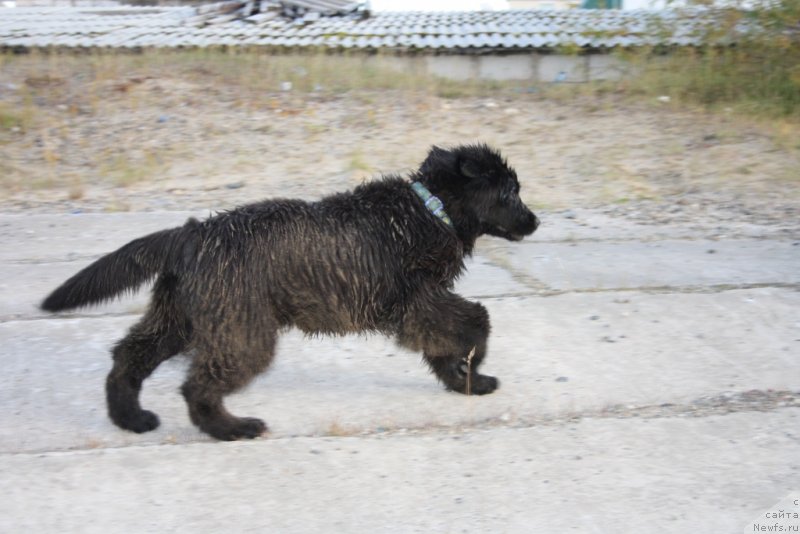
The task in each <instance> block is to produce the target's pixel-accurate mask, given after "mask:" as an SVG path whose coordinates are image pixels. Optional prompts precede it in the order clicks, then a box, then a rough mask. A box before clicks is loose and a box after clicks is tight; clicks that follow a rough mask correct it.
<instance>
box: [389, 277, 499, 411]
mask: <svg viewBox="0 0 800 534" xmlns="http://www.w3.org/2000/svg"><path fill="white" fill-rule="evenodd" d="M489 330H490V326H489V313H488V312H487V311H486V308H484V307H483V306H482V305H481V304H479V303H477V302H469V301H467V300H464V299H463V298H461V297H460V296H458V295H455V294H453V293H446V294H445V295H441V296H439V297H438V298H431V297H428V298H426V299H424V300H423V301H421V302H419V303H417V305H416V306H414V307H413V308H412V309H410V310H409V312H408V313H407V315H406V318H405V320H404V321H403V328H402V330H401V333H400V336H399V342H400V344H401V345H403V346H405V347H408V348H411V349H413V350H421V351H422V353H423V355H424V357H425V361H426V362H427V363H428V365H429V366H430V368H431V370H432V371H433V372H434V373H435V374H436V377H437V378H438V379H439V380H440V381H441V382H442V383H443V384H444V385H445V386H446V387H447V389H450V390H452V391H457V392H459V393H465V394H474V395H485V394H487V393H491V392H493V391H494V390H495V389H497V387H498V386H499V381H498V380H497V379H496V378H495V377H493V376H488V375H482V374H480V373H479V372H478V367H479V366H480V365H481V363H482V362H483V359H484V358H485V356H486V344H487V339H488V337H489Z"/></svg>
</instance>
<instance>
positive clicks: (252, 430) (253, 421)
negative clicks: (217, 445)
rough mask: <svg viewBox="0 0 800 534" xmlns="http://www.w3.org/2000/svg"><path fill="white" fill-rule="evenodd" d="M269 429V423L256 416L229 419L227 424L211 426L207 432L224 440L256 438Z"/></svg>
mask: <svg viewBox="0 0 800 534" xmlns="http://www.w3.org/2000/svg"><path fill="white" fill-rule="evenodd" d="M266 431H267V425H266V423H264V421H262V420H261V419H257V418H255V417H237V418H235V419H233V420H232V421H230V420H229V421H227V422H226V424H225V425H220V426H217V427H211V428H209V429H207V432H208V433H209V434H211V435H212V436H213V437H215V438H217V439H219V440H222V441H235V440H237V439H243V438H244V439H254V438H257V437H259V436H260V435H262V434H264V433H265V432H266Z"/></svg>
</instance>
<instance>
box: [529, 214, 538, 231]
mask: <svg viewBox="0 0 800 534" xmlns="http://www.w3.org/2000/svg"><path fill="white" fill-rule="evenodd" d="M530 225H531V228H532V229H531V233H533V232H535V231H536V229H537V228H539V217H537V216H536V214H535V213H533V212H531V218H530Z"/></svg>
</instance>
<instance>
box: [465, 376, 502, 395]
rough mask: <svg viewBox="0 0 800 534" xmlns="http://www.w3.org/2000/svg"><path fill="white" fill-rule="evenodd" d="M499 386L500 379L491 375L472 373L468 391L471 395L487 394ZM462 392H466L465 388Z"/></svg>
mask: <svg viewBox="0 0 800 534" xmlns="http://www.w3.org/2000/svg"><path fill="white" fill-rule="evenodd" d="M498 387H500V381H499V380H498V379H496V378H495V377H493V376H489V375H479V374H477V373H476V374H474V375H472V378H471V383H470V387H469V393H470V394H471V395H488V394H489V393H492V392H493V391H494V390H496V389H497V388H498ZM464 393H467V391H466V390H465V391H464Z"/></svg>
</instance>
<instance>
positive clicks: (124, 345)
mask: <svg viewBox="0 0 800 534" xmlns="http://www.w3.org/2000/svg"><path fill="white" fill-rule="evenodd" d="M538 224H539V221H538V220H537V218H536V216H535V215H534V214H533V213H532V212H531V211H530V210H529V209H528V208H527V207H526V206H525V205H524V204H523V203H522V201H521V200H520V197H519V182H518V181H517V176H516V173H515V172H514V170H513V169H512V168H511V167H509V166H508V164H507V163H506V162H505V160H504V159H503V158H502V157H501V156H500V154H499V153H498V152H496V151H494V150H492V149H491V148H489V147H487V146H485V145H467V146H460V147H457V148H454V149H452V150H445V149H441V148H438V147H434V148H433V149H432V150H431V151H430V153H429V154H428V157H427V159H426V160H425V161H424V162H423V163H422V165H421V167H420V168H419V170H418V171H417V172H415V173H413V174H412V175H411V176H410V181H406V180H403V179H402V178H400V177H397V176H385V177H383V178H382V179H380V180H376V181H372V182H369V183H366V184H364V185H361V186H359V187H356V188H355V189H354V190H353V191H352V192H347V193H340V194H335V195H332V196H329V197H325V198H323V199H322V200H320V201H318V202H305V201H302V200H283V199H280V200H266V201H263V202H259V203H255V204H250V205H246V206H242V207H240V208H237V209H235V210H233V211H229V212H224V213H220V214H218V215H216V216H214V217H211V218H209V219H207V220H205V221H203V222H199V221H197V220H194V219H190V220H189V221H188V222H187V223H186V224H185V225H184V226H182V227H179V228H173V229H170V230H163V231H161V232H156V233H154V234H150V235H148V236H145V237H142V238H140V239H136V240H134V241H131V242H130V243H128V244H127V245H125V246H123V247H122V248H120V249H119V250H117V251H116V252H112V253H111V254H108V255H107V256H104V257H102V258H100V259H99V260H97V261H96V262H94V263H93V264H91V265H89V266H88V267H86V268H85V269H83V270H82V271H80V272H79V273H77V274H76V275H75V276H73V277H72V278H70V279H69V280H67V281H66V282H65V283H64V284H63V285H62V286H61V287H59V288H58V289H56V290H55V291H54V292H53V293H52V294H51V295H50V296H48V297H47V299H45V301H44V302H43V303H42V308H43V309H45V310H48V311H59V310H66V309H70V308H75V307H78V306H84V305H87V304H95V303H99V302H102V301H105V300H108V299H110V298H112V297H113V296H115V295H117V294H119V293H121V292H124V291H126V290H131V289H134V288H136V287H137V286H139V285H140V284H142V283H144V282H146V281H147V280H149V279H151V278H153V277H157V279H156V282H155V286H154V288H153V296H152V301H151V303H150V306H149V308H148V310H147V313H146V314H145V316H144V317H143V318H142V319H141V320H140V321H139V323H137V324H136V325H134V326H133V327H132V328H131V330H130V332H129V333H128V335H127V336H126V337H125V338H123V339H122V340H120V341H119V342H118V343H117V344H116V346H115V347H114V349H113V357H114V366H113V368H112V370H111V372H110V373H109V375H108V379H107V382H106V393H107V400H108V412H109V416H110V417H111V419H112V420H113V421H114V423H116V424H117V425H118V426H120V427H122V428H125V429H128V430H132V431H134V432H146V431H148V430H152V429H154V428H156V427H157V426H158V424H159V421H158V417H157V416H156V415H155V414H154V413H152V412H150V411H147V410H143V409H142V408H141V406H140V405H139V392H140V390H141V387H142V382H143V381H144V379H145V378H147V377H148V376H149V375H150V373H152V372H153V370H154V369H155V368H156V367H157V366H158V365H159V364H160V363H161V362H163V361H165V360H166V359H168V358H170V357H172V356H174V355H176V354H178V353H180V352H187V353H190V354H191V356H192V358H193V361H192V364H191V368H190V370H189V375H188V377H187V379H186V382H185V383H184V385H183V388H182V392H183V395H184V397H185V399H186V402H187V404H188V405H189V415H190V417H191V419H192V421H193V422H194V423H195V424H196V425H197V426H199V427H200V428H201V429H202V430H204V431H205V432H207V433H209V434H211V435H212V436H214V437H215V438H218V439H224V440H233V439H238V438H253V437H256V436H258V435H260V434H262V433H263V432H264V431H265V430H266V425H265V424H264V422H263V421H261V420H260V419H254V418H240V417H235V416H234V415H232V414H230V413H229V412H228V411H227V410H226V409H225V407H224V406H223V397H224V396H225V395H227V394H229V393H231V392H233V391H235V390H237V389H239V388H241V387H243V386H244V385H245V384H247V383H248V382H249V381H250V380H251V379H252V378H253V377H254V376H256V375H257V374H258V373H260V372H262V371H263V370H264V369H266V367H267V366H268V365H269V363H270V361H271V360H272V356H273V351H274V348H275V341H276V339H277V336H278V332H279V330H280V329H281V328H284V327H289V326H296V327H298V328H299V329H301V330H302V331H304V332H307V333H326V334H346V333H349V332H364V331H375V332H382V333H384V334H387V335H391V336H394V337H395V338H396V339H397V342H398V343H399V344H400V345H402V346H404V347H407V348H410V349H412V350H416V351H422V352H423V354H424V357H425V361H427V362H428V364H429V365H430V367H431V369H432V370H433V372H434V373H435V374H436V376H437V377H438V378H439V380H441V381H442V382H443V383H444V385H445V386H446V387H447V388H448V389H451V390H454V391H458V392H461V393H474V394H478V395H483V394H486V393H491V392H492V391H494V390H495V389H496V388H497V386H498V382H497V379H495V378H494V377H491V376H486V375H481V374H479V373H478V372H477V369H478V366H479V365H480V364H481V362H482V360H483V358H484V356H485V355H486V340H487V337H488V335H489V316H488V314H487V312H486V309H485V308H484V307H483V306H482V305H481V304H478V303H476V302H469V301H467V300H464V299H463V298H462V297H460V296H458V295H457V294H455V293H453V291H452V288H453V281H454V280H455V279H456V278H457V277H458V276H459V275H460V274H461V272H462V271H463V270H464V263H463V259H464V256H465V255H468V254H470V253H471V252H472V248H473V246H474V244H475V240H476V239H477V238H478V237H479V236H480V235H482V234H490V235H494V236H500V237H504V238H506V239H509V240H512V241H517V240H520V239H522V237H523V236H526V235H529V234H531V233H533V231H534V230H535V229H536V227H537V226H538Z"/></svg>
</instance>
